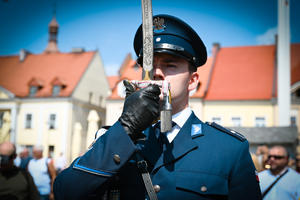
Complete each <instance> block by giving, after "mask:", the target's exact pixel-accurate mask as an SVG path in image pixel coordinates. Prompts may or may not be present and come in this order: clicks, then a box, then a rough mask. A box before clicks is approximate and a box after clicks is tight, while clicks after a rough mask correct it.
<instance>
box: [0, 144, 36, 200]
mask: <svg viewBox="0 0 300 200" xmlns="http://www.w3.org/2000/svg"><path fill="white" fill-rule="evenodd" d="M15 157H16V147H15V145H14V144H13V143H11V142H4V143H2V144H1V145H0V162H1V163H0V164H1V165H0V166H1V167H0V199H1V200H18V199H20V200H21V199H22V200H23V199H30V200H39V194H38V191H37V188H36V186H35V184H34V181H33V178H32V176H31V175H30V174H29V173H28V172H27V171H26V170H23V169H19V168H17V167H16V166H15V164H14V159H15Z"/></svg>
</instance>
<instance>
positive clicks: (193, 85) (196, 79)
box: [188, 72, 199, 91]
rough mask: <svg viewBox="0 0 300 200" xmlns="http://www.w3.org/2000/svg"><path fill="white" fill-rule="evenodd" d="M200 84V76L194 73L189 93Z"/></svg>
mask: <svg viewBox="0 0 300 200" xmlns="http://www.w3.org/2000/svg"><path fill="white" fill-rule="evenodd" d="M198 83H199V74H198V73H197V72H192V73H191V75H190V82H189V86H188V90H189V91H192V90H194V89H195V88H196V87H197V86H198Z"/></svg>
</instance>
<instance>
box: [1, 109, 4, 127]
mask: <svg viewBox="0 0 300 200" xmlns="http://www.w3.org/2000/svg"><path fill="white" fill-rule="evenodd" d="M3 115H4V112H0V128H2V126H3Z"/></svg>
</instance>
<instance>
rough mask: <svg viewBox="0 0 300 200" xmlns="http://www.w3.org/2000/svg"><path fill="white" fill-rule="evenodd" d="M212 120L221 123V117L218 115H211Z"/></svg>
mask: <svg viewBox="0 0 300 200" xmlns="http://www.w3.org/2000/svg"><path fill="white" fill-rule="evenodd" d="M212 121H213V122H215V123H217V124H221V118H220V117H213V118H212Z"/></svg>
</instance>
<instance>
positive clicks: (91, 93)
mask: <svg viewBox="0 0 300 200" xmlns="http://www.w3.org/2000/svg"><path fill="white" fill-rule="evenodd" d="M92 99H93V92H90V96H89V103H92Z"/></svg>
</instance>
